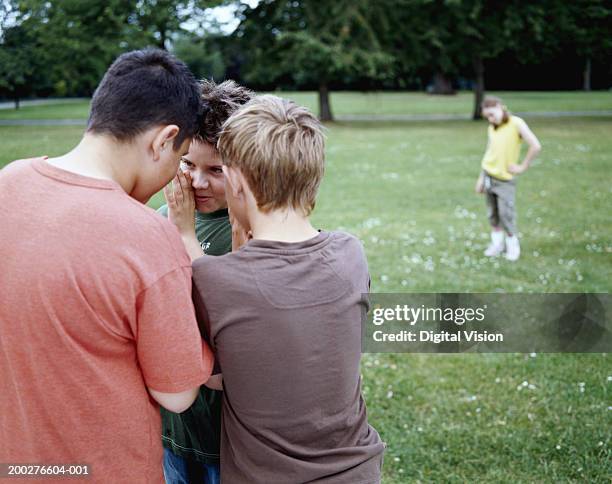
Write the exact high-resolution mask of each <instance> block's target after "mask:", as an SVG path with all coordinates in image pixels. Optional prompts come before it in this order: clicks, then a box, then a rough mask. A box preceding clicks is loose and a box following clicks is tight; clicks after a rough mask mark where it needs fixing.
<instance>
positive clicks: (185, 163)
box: [181, 158, 193, 168]
mask: <svg viewBox="0 0 612 484" xmlns="http://www.w3.org/2000/svg"><path fill="white" fill-rule="evenodd" d="M181 163H182V164H183V165H185V166H186V167H188V168H191V167H192V166H193V163H192V162H191V161H189V160H188V159H187V158H181Z"/></svg>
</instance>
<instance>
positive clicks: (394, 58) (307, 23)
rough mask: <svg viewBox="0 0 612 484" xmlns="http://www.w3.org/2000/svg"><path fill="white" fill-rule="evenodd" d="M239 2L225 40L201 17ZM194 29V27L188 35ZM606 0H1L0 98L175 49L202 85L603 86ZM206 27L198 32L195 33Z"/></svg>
mask: <svg viewBox="0 0 612 484" xmlns="http://www.w3.org/2000/svg"><path fill="white" fill-rule="evenodd" d="M220 5H233V6H234V7H235V8H236V13H237V16H238V18H239V20H240V24H239V25H238V28H237V29H236V30H235V31H234V32H233V33H232V34H231V35H224V34H223V33H222V29H220V28H219V26H218V25H215V23H214V21H211V19H210V17H207V15H206V14H207V11H209V9H210V8H213V7H216V6H220ZM186 26H189V30H186V28H185V27H186ZM611 26H612V6H611V4H610V2H608V1H606V0H575V1H573V2H567V1H565V0H542V1H538V2H533V1H524V0H509V1H506V2H497V1H488V0H376V1H371V0H293V1H285V0H283V1H281V0H276V1H273V0H262V1H260V2H259V3H258V4H257V5H256V6H255V7H253V8H251V7H249V6H248V5H246V4H242V3H241V2H239V1H229V0H225V1H223V0H216V1H215V0H209V1H205V0H187V1H177V0H107V1H105V2H99V1H97V0H54V1H45V0H22V1H12V0H0V29H1V31H0V96H1V97H5V98H11V99H14V100H15V103H16V106H17V107H18V101H19V99H22V98H25V97H33V96H38V97H45V96H89V95H91V94H92V92H93V89H95V86H96V85H97V83H98V81H99V79H100V77H101V75H102V73H103V72H104V70H105V69H106V67H107V66H108V64H109V63H110V62H111V61H112V60H113V59H114V58H115V57H116V56H117V55H118V54H120V53H121V52H125V51H127V50H131V49H135V48H142V47H146V46H156V47H160V48H165V49H169V50H172V51H174V52H175V53H176V54H177V55H178V56H179V57H181V58H182V59H183V60H185V61H186V62H187V63H188V65H189V66H190V67H191V69H192V70H193V71H194V72H195V73H196V74H197V75H198V76H200V77H212V78H215V79H218V80H220V79H223V78H232V79H235V80H237V81H239V82H242V83H245V84H247V85H249V86H250V87H253V88H255V89H260V90H261V89H275V88H284V89H312V90H316V91H318V92H319V109H320V116H321V117H322V118H323V119H332V117H333V113H332V106H331V104H330V102H329V92H330V91H332V90H344V89H356V90H378V89H418V90H427V91H428V92H431V93H432V94H453V93H454V92H455V91H456V90H457V89H473V90H474V93H475V96H474V116H475V117H478V116H479V110H478V109H477V106H478V105H479V102H480V100H481V99H482V96H483V95H484V92H485V89H499V90H501V89H506V90H512V89H533V90H538V89H546V90H554V89H584V90H590V89H608V88H610V86H611V85H612V62H611V61H612V55H611V53H612V29H611ZM194 32H198V33H194Z"/></svg>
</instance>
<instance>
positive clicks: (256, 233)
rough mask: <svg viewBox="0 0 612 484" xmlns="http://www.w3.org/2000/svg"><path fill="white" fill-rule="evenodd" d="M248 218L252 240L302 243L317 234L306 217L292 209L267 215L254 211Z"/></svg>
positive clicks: (274, 211)
mask: <svg viewBox="0 0 612 484" xmlns="http://www.w3.org/2000/svg"><path fill="white" fill-rule="evenodd" d="M248 217H249V225H250V227H251V231H252V233H253V238H254V239H264V240H276V241H279V242H302V241H304V240H308V239H311V238H313V237H316V235H317V234H318V232H317V231H316V230H315V229H314V227H313V226H312V224H311V223H310V220H309V219H308V217H307V216H305V215H304V214H303V213H302V212H301V211H296V210H294V209H279V210H272V211H270V212H267V213H262V212H260V211H259V210H257V209H254V210H253V211H252V213H249V214H248Z"/></svg>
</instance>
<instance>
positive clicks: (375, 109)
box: [0, 91, 612, 119]
mask: <svg viewBox="0 0 612 484" xmlns="http://www.w3.org/2000/svg"><path fill="white" fill-rule="evenodd" d="M275 94H277V95H279V96H283V97H288V98H290V99H293V100H294V101H296V102H297V103H300V104H303V105H304V106H308V107H309V108H310V109H312V110H313V111H316V110H317V109H318V104H317V103H318V100H317V94H316V93H315V92H276V93H275ZM491 94H496V95H498V96H501V97H502V99H504V101H505V102H506V104H507V105H508V106H509V107H510V109H512V110H513V111H517V112H518V111H598V110H609V109H612V92H607V91H596V92H589V93H585V92H581V91H565V92H563V91H560V92H495V93H491ZM473 102H474V96H473V94H472V93H471V92H460V93H459V94H457V95H455V96H430V95H427V94H424V93H421V92H372V93H365V94H364V93H360V92H348V91H347V92H332V93H331V103H332V110H333V112H334V113H335V114H337V115H344V114H347V115H348V114H358V115H359V114H371V115H381V114H386V115H393V114H418V115H421V114H465V115H466V116H467V115H470V114H471V112H472V105H473ZM88 110H89V103H88V102H86V101H75V100H67V101H66V102H64V103H61V102H60V103H54V104H52V105H43V106H24V107H22V108H21V109H19V110H18V111H16V110H14V109H0V119H62V118H67V119H86V118H87V114H88Z"/></svg>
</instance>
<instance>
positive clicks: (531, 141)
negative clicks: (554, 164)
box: [508, 119, 542, 175]
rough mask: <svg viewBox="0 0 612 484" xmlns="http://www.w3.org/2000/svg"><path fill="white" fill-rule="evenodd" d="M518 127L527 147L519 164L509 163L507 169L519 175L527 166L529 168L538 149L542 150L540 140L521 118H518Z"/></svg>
mask: <svg viewBox="0 0 612 484" xmlns="http://www.w3.org/2000/svg"><path fill="white" fill-rule="evenodd" d="M518 128H519V133H520V135H521V138H523V139H524V140H525V142H526V143H527V145H528V146H529V149H528V150H527V154H526V155H525V159H524V160H523V162H522V163H521V164H519V165H510V166H509V167H508V171H509V172H510V173H512V174H513V175H519V174H521V173H524V172H525V171H527V168H529V165H530V164H531V162H532V161H533V159H534V158H535V157H536V156H537V155H538V153H539V152H540V151H542V145H541V144H540V141H539V140H538V138H537V137H536V135H535V134H533V131H531V129H529V126H527V123H526V122H525V121H523V120H522V119H521V120H519V122H518Z"/></svg>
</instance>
